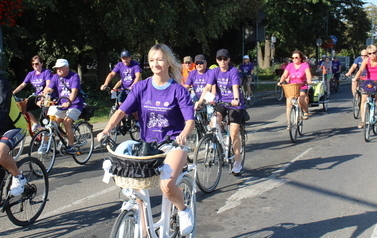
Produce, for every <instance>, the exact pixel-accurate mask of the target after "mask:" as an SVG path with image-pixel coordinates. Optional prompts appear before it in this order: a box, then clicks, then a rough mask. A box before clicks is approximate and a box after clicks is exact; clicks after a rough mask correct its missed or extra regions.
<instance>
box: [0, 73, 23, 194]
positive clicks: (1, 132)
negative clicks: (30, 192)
mask: <svg viewBox="0 0 377 238" xmlns="http://www.w3.org/2000/svg"><path fill="white" fill-rule="evenodd" d="M11 97H12V91H11V86H10V83H9V82H8V80H6V79H5V78H4V77H3V76H2V75H1V73H0V121H1V123H0V165H1V166H3V167H4V168H5V169H7V170H8V171H9V172H10V173H11V174H12V175H13V177H12V185H11V187H10V194H11V195H13V196H20V195H21V194H22V193H23V192H24V186H25V184H26V182H27V181H26V178H25V176H24V175H23V174H22V173H21V172H20V170H19V169H18V168H17V165H16V162H15V161H14V159H13V157H12V156H10V155H9V151H11V150H12V149H13V148H14V147H15V145H17V144H18V143H19V142H20V141H21V140H22V139H23V138H24V137H25V134H26V133H25V131H23V130H21V129H15V127H14V124H13V121H12V120H11V119H10V117H9V111H10V107H11Z"/></svg>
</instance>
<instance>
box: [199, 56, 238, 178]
mask: <svg viewBox="0 0 377 238" xmlns="http://www.w3.org/2000/svg"><path fill="white" fill-rule="evenodd" d="M216 62H217V64H218V65H219V67H218V68H214V69H212V70H211V75H212V77H211V78H210V80H209V81H208V82H207V86H206V87H205V89H204V91H203V94H202V97H201V98H200V100H199V102H198V104H202V103H203V101H204V95H205V94H206V92H208V91H210V90H211V88H212V85H216V94H217V95H216V96H217V97H218V99H219V100H221V101H222V102H226V103H230V104H231V105H232V106H231V107H227V108H226V107H224V106H216V111H217V114H216V119H217V121H218V123H219V124H221V122H222V120H223V118H224V117H225V116H226V114H227V112H228V110H229V116H230V118H229V120H230V137H231V139H232V140H231V141H232V142H233V150H234V164H233V169H232V174H233V175H239V174H240V173H241V170H242V165H241V156H240V151H241V141H240V139H239V138H240V136H239V133H240V125H241V124H242V123H244V115H245V107H244V101H243V97H241V91H240V79H239V77H238V70H237V68H235V67H233V66H231V65H229V62H230V56H229V52H228V50H226V49H221V50H218V51H217V53H216Z"/></svg>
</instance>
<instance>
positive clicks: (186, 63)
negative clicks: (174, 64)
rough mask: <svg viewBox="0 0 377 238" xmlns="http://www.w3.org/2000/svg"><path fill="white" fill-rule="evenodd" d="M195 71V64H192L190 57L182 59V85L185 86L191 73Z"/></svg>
mask: <svg viewBox="0 0 377 238" xmlns="http://www.w3.org/2000/svg"><path fill="white" fill-rule="evenodd" d="M194 69H195V64H194V63H193V62H192V58H191V56H185V57H183V64H182V80H181V81H182V85H184V84H185V82H186V79H187V77H188V75H189V73H190V72H191V71H193V70H194Z"/></svg>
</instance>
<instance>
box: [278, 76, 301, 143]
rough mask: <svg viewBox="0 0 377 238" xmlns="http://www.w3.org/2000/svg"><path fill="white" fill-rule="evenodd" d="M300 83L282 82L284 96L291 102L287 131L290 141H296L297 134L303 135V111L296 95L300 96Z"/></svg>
mask: <svg viewBox="0 0 377 238" xmlns="http://www.w3.org/2000/svg"><path fill="white" fill-rule="evenodd" d="M301 85H302V84H301V83H290V84H288V83H283V84H281V86H282V87H283V90H284V94H285V97H286V98H289V99H290V100H291V102H292V107H291V112H290V115H289V122H288V123H289V124H288V129H289V130H288V131H289V137H290V138H291V141H292V143H295V142H296V141H297V135H298V134H300V135H303V127H304V122H303V119H302V117H303V115H304V112H303V110H302V108H301V107H300V105H299V103H298V97H299V96H300V87H301Z"/></svg>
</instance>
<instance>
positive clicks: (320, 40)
mask: <svg viewBox="0 0 377 238" xmlns="http://www.w3.org/2000/svg"><path fill="white" fill-rule="evenodd" d="M315 43H316V44H317V64H318V62H319V47H320V46H321V45H322V39H321V38H320V37H319V38H318V39H317V41H316V42H315Z"/></svg>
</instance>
